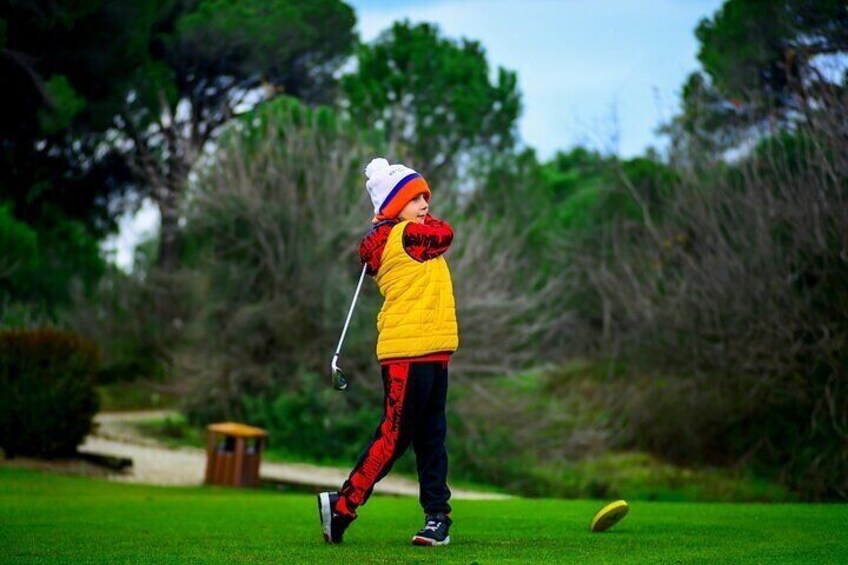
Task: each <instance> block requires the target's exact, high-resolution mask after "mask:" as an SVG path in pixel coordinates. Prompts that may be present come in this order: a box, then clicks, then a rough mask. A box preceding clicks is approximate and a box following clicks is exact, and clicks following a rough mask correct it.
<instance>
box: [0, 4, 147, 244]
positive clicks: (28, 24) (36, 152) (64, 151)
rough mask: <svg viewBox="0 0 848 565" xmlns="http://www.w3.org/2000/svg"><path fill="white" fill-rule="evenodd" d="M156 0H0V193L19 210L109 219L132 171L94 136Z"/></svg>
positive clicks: (90, 221) (28, 214)
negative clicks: (118, 0)
mask: <svg viewBox="0 0 848 565" xmlns="http://www.w3.org/2000/svg"><path fill="white" fill-rule="evenodd" d="M155 4H156V3H155V2H134V3H131V4H126V5H124V4H123V3H121V4H119V3H115V2H105V1H92V2H86V3H68V2H63V3H57V2H44V1H38V2H22V1H16V0H0V76H2V77H3V88H2V89H0V103H2V106H3V108H4V111H3V112H2V113H0V139H2V144H0V199H2V200H7V201H10V202H11V203H12V204H13V209H14V210H13V211H14V214H15V215H16V217H18V218H20V219H22V220H25V221H26V222H28V223H30V224H33V225H42V224H45V223H49V222H50V221H51V220H50V218H56V217H57V214H60V215H63V216H67V217H69V218H71V219H74V220H78V221H81V222H83V224H84V225H85V226H86V227H87V228H88V229H90V230H91V231H92V232H93V233H95V234H96V235H98V236H99V235H103V234H104V233H105V232H107V231H109V230H110V229H111V228H112V227H113V226H114V224H113V222H112V217H113V216H114V214H115V213H116V209H115V207H110V201H111V200H112V199H113V198H114V197H115V195H117V194H120V193H122V192H123V191H124V190H125V189H126V188H127V185H128V182H129V181H130V177H131V175H130V174H129V171H128V170H127V168H126V165H125V164H124V163H123V162H122V160H120V159H116V158H114V155H113V154H110V153H109V152H107V151H104V150H103V148H102V147H98V139H97V134H98V133H100V132H102V131H103V129H104V128H105V127H107V126H108V125H109V123H110V121H111V117H112V116H113V115H115V113H116V112H117V110H118V108H119V107H120V106H121V105H122V104H123V102H124V97H125V94H126V91H127V89H128V88H129V85H130V84H131V81H132V80H133V79H134V78H135V73H134V68H135V67H137V66H138V65H140V64H142V63H143V62H144V61H145V59H146V53H147V34H148V33H149V30H148V27H149V25H150V23H151V22H152V19H153V15H154V14H155V8H156V6H155Z"/></svg>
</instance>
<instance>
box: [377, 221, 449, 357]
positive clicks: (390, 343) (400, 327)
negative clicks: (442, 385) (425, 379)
mask: <svg viewBox="0 0 848 565" xmlns="http://www.w3.org/2000/svg"><path fill="white" fill-rule="evenodd" d="M408 223H409V222H408V221H406V222H400V223H399V224H397V225H396V226H394V227H393V228H392V231H391V232H389V239H388V240H387V241H386V247H385V248H384V250H383V256H382V258H381V261H380V269H379V271H377V276H376V277H375V280H376V281H377V286H378V287H379V288H380V292H381V293H382V295H383V296H384V297H385V302H383V308H382V310H380V314H379V315H378V316H377V332H379V337H378V338H377V359H379V360H381V361H382V360H385V359H397V358H403V357H419V356H421V355H428V354H431V353H440V352H443V351H450V352H453V351H456V348H457V347H458V346H459V334H458V330H457V325H456V303H455V301H454V297H453V284H452V283H451V276H450V270H449V269H448V263H447V261H445V258H444V257H441V256H439V257H436V258H435V259H430V260H427V261H424V262H418V261H416V260H415V259H413V258H412V257H410V256H409V255H408V254H407V253H406V251H405V250H404V248H403V230H404V228H405V227H406V224H408Z"/></svg>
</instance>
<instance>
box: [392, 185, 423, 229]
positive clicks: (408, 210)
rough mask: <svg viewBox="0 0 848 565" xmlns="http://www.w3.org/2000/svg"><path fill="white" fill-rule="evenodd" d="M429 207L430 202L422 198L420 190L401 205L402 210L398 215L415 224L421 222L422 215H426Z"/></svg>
mask: <svg viewBox="0 0 848 565" xmlns="http://www.w3.org/2000/svg"><path fill="white" fill-rule="evenodd" d="M429 209H430V204H429V203H428V202H427V199H426V198H424V193H423V192H422V193H421V194H419V195H418V196H416V197H415V198H413V199H412V200H410V201H409V203H407V205H406V206H404V207H403V210H401V211H400V214H398V217H399V218H400V219H401V220H409V221H412V222H415V223H417V224H423V223H424V216H426V215H427V211H428V210H429Z"/></svg>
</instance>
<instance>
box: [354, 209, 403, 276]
mask: <svg viewBox="0 0 848 565" xmlns="http://www.w3.org/2000/svg"><path fill="white" fill-rule="evenodd" d="M396 223H397V221H391V220H389V221H384V222H380V223H379V224H377V225H376V226H374V227H372V228H371V231H369V232H368V234H367V235H366V236H365V238H364V239H363V240H362V243H360V244H359V260H360V262H361V264H362V265H365V264H367V265H368V270H367V271H366V272H367V273H368V274H369V275H371V276H372V277H373V276H375V275H376V274H377V271H379V270H380V261H381V260H382V258H383V250H384V249H385V248H386V241H388V239H389V232H391V231H392V228H393V227H394V225H395V224H396Z"/></svg>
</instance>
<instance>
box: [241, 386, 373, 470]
mask: <svg viewBox="0 0 848 565" xmlns="http://www.w3.org/2000/svg"><path fill="white" fill-rule="evenodd" d="M298 380H299V383H298V384H299V386H298V390H294V389H290V390H283V391H280V392H278V393H276V394H268V395H263V396H256V397H252V398H244V410H245V413H246V414H249V421H250V423H251V424H254V425H257V426H259V427H262V428H265V429H266V430H268V432H269V436H270V440H269V444H270V447H272V448H273V449H275V450H277V451H279V452H281V453H283V454H285V455H289V456H296V457H303V458H306V459H308V460H310V461H316V462H323V463H333V464H343V465H352V464H353V462H355V461H356V459H357V457H358V456H359V454H360V451H361V450H362V449H363V448H364V447H365V446H366V444H367V442H368V439H369V437H370V436H371V434H372V433H373V432H374V430H375V429H376V428H377V425H378V424H379V422H380V416H381V409H382V407H381V406H379V405H373V406H369V405H368V404H367V403H364V404H362V405H360V406H359V407H358V408H353V407H352V406H351V405H348V404H347V402H348V399H347V398H346V397H345V396H344V395H341V394H339V393H338V392H336V391H334V390H333V389H332V388H330V387H329V386H326V384H327V379H326V378H323V376H321V375H316V374H314V373H302V374H301V375H300V376H299V379H298Z"/></svg>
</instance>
